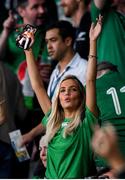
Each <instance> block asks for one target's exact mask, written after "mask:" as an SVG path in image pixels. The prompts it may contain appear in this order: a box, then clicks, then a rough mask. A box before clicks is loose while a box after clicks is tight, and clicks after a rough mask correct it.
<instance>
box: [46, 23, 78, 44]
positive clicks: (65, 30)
mask: <svg viewBox="0 0 125 180" xmlns="http://www.w3.org/2000/svg"><path fill="white" fill-rule="evenodd" d="M55 28H56V29H59V34H60V36H61V37H62V39H63V40H65V39H66V38H67V37H71V38H72V46H73V44H74V40H75V29H74V28H73V26H72V24H71V23H70V22H68V21H64V20H60V21H57V22H55V23H53V24H50V25H49V26H47V28H46V31H49V30H51V29H55Z"/></svg>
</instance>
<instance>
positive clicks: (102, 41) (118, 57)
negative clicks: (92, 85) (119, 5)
mask: <svg viewBox="0 0 125 180" xmlns="http://www.w3.org/2000/svg"><path fill="white" fill-rule="evenodd" d="M106 2H107V4H106V5H105V7H104V9H102V10H99V9H98V8H97V7H96V6H95V4H94V2H93V3H92V5H91V16H92V21H94V22H95V21H96V18H98V16H99V14H100V13H101V14H102V15H103V27H102V32H101V34H100V36H99V38H98V41H97V50H98V51H97V57H98V61H99V62H101V61H108V62H111V63H112V64H114V65H117V66H118V70H119V72H120V73H121V75H122V76H123V78H124V79H125V70H124V67H125V16H123V15H122V14H120V13H118V12H116V11H114V10H112V9H111V8H110V6H109V4H108V3H109V1H108V0H106Z"/></svg>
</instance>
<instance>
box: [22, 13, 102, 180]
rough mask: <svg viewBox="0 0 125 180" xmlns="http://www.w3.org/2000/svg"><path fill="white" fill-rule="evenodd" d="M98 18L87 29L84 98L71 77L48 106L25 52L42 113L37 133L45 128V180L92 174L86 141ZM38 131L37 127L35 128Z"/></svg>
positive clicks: (93, 117)
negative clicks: (88, 30)
mask: <svg viewBox="0 0 125 180" xmlns="http://www.w3.org/2000/svg"><path fill="white" fill-rule="evenodd" d="M101 21H102V17H101V16H99V19H98V22H97V24H96V26H94V25H93V24H92V26H91V29H90V55H89V60H88V68H87V79H86V95H85V90H84V88H83V86H82V84H81V83H80V81H79V80H78V79H77V78H76V77H75V76H67V77H65V79H63V80H62V81H61V83H60V84H59V86H58V89H57V91H56V96H55V99H54V101H53V103H52V104H51V102H50V100H49V98H48V96H47V94H46V91H45V89H44V87H43V83H42V82H41V79H40V76H39V73H38V71H37V68H36V65H35V61H34V57H33V54H32V50H31V49H30V50H29V51H25V54H26V60H27V64H28V72H29V76H30V79H31V84H32V87H33V89H34V91H35V93H36V96H37V98H38V101H39V103H40V105H41V108H42V110H43V111H44V113H46V112H48V111H49V110H50V111H49V112H48V113H47V114H46V116H45V117H44V118H43V120H42V124H41V130H43V129H44V127H46V134H45V136H44V141H45V143H46V144H47V165H46V174H45V176H46V178H50V179H55V178H56V179H63V178H65V179H67V178H69V179H71V178H72V179H78V178H84V177H86V176H90V175H92V173H94V172H95V165H94V163H93V152H92V150H91V146H90V141H91V136H92V127H93V126H94V125H95V124H96V123H97V122H98V109H97V106H96V90H95V80H96V40H97V37H98V36H99V34H100V31H101ZM39 128H40V126H39Z"/></svg>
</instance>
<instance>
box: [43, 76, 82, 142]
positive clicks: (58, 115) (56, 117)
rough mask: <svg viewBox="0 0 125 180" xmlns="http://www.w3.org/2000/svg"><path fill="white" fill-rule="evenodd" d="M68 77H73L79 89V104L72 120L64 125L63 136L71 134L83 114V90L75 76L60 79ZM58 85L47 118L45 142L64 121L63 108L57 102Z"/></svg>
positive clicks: (69, 77) (68, 77)
mask: <svg viewBox="0 0 125 180" xmlns="http://www.w3.org/2000/svg"><path fill="white" fill-rule="evenodd" d="M68 79H73V80H74V81H76V82H77V84H78V87H79V91H80V94H81V104H80V107H79V108H78V109H77V110H76V112H74V117H73V119H72V121H70V122H69V123H68V125H67V126H66V127H64V132H63V137H64V138H65V137H66V136H67V135H71V134H72V133H73V131H74V130H75V129H76V128H77V127H78V125H79V124H80V122H81V118H82V117H81V116H82V115H83V114H84V103H85V91H84V87H83V85H82V83H81V82H80V81H79V80H78V79H77V78H76V77H75V76H71V75H70V76H66V77H65V78H64V79H63V80H62V81H61V83H62V82H63V81H65V80H68ZM61 83H60V84H59V85H58V88H57V90H56V95H55V97H54V101H53V103H52V111H51V113H50V116H49V118H48V123H47V129H46V135H45V137H44V138H45V139H46V141H47V143H49V142H50V141H51V139H52V138H53V137H54V135H55V134H56V132H57V131H58V130H59V129H60V127H61V124H62V122H63V121H64V118H65V117H64V111H63V108H62V107H61V105H60V102H59V90H60V85H61Z"/></svg>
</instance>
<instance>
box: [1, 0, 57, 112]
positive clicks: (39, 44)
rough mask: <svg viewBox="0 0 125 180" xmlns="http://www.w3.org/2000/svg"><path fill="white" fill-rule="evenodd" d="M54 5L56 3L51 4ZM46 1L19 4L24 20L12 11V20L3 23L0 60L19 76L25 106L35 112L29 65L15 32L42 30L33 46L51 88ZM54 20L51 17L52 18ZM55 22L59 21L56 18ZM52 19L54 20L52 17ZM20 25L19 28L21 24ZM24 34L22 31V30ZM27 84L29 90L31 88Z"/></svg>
mask: <svg viewBox="0 0 125 180" xmlns="http://www.w3.org/2000/svg"><path fill="white" fill-rule="evenodd" d="M51 2H52V1H51ZM47 3H48V4H46V1H45V0H18V1H17V11H18V13H19V15H20V16H21V18H22V19H21V20H16V19H15V16H14V14H13V12H12V11H10V12H9V17H8V18H7V20H5V22H4V23H3V31H2V32H1V36H0V57H1V58H2V59H3V61H4V62H6V63H7V64H8V65H9V67H10V68H11V69H12V70H13V72H14V73H16V74H17V76H18V79H19V80H20V81H21V83H22V84H23V85H24V86H23V94H24V96H25V103H26V106H27V107H28V108H29V109H32V108H33V96H34V94H33V91H32V89H31V87H30V83H29V78H28V77H27V73H26V61H25V56H24V53H22V50H21V49H19V48H18V47H17V46H16V40H15V39H16V37H17V36H18V34H19V32H16V31H15V29H16V28H18V27H20V26H21V25H22V26H24V25H26V24H30V25H33V26H36V27H38V30H37V33H36V34H35V36H36V41H35V43H34V46H33V51H34V55H35V58H36V59H37V61H38V62H39V64H41V65H40V67H41V68H43V69H44V70H43V71H42V72H44V74H42V75H43V77H44V79H43V80H44V81H45V83H46V84H47V83H48V81H49V75H50V65H46V66H44V65H43V64H42V63H44V64H45V63H48V55H47V51H46V47H45V43H44V29H45V24H46V23H48V19H47V5H48V6H49V2H48V1H47ZM48 17H49V18H50V16H49V15H48ZM54 18H55V17H54ZM51 19H52V17H51ZM17 23H18V24H17ZM19 30H20V29H19ZM27 84H28V85H29V86H27Z"/></svg>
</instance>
